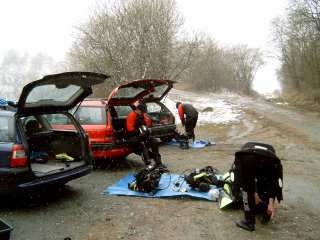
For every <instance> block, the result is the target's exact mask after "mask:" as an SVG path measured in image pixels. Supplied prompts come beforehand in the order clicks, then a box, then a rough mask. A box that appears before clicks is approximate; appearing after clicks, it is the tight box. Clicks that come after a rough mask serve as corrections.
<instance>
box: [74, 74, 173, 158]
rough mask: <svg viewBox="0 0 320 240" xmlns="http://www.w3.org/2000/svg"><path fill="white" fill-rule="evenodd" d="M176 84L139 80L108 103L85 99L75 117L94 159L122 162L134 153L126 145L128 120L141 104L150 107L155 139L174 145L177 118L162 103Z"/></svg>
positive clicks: (119, 90) (118, 90) (119, 89)
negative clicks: (129, 115) (87, 137)
mask: <svg viewBox="0 0 320 240" xmlns="http://www.w3.org/2000/svg"><path fill="white" fill-rule="evenodd" d="M173 83H174V82H173V81H170V80H157V79H142V80H135V81H132V82H129V83H126V84H124V85H120V86H119V87H117V88H115V89H114V90H113V91H112V92H111V94H110V96H109V97H108V99H90V98H89V99H85V100H84V101H83V102H82V103H81V105H80V106H79V108H78V109H77V110H76V111H75V113H74V116H75V118H76V119H77V120H78V121H79V122H80V124H81V126H82V127H83V129H84V130H85V131H86V132H87V134H88V135H89V139H90V144H91V149H92V152H93V156H94V159H95V160H98V159H102V160H108V159H119V158H124V157H126V156H127V155H129V154H131V153H132V152H133V149H132V148H131V147H130V145H129V144H127V142H126V119H127V116H128V114H129V112H131V111H132V110H133V108H134V105H135V103H137V102H143V103H145V104H146V106H147V111H148V112H147V113H148V115H149V116H150V118H151V119H152V121H153V126H152V128H151V129H150V130H151V135H152V136H153V137H156V138H160V139H161V140H162V141H170V140H171V139H172V138H173V137H174V134H175V130H176V125H175V118H174V115H173V114H172V113H171V112H170V110H169V109H168V108H167V107H166V106H165V105H164V104H163V103H162V102H161V99H163V98H164V97H165V96H166V95H167V93H168V92H169V91H170V89H171V88H172V87H173Z"/></svg>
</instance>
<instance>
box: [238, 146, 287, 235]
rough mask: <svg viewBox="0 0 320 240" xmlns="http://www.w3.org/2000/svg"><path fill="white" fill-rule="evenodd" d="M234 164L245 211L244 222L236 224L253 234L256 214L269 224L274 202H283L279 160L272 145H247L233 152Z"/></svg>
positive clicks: (272, 215)
mask: <svg viewBox="0 0 320 240" xmlns="http://www.w3.org/2000/svg"><path fill="white" fill-rule="evenodd" d="M234 165H235V169H234V175H235V180H234V181H235V182H238V183H239V186H240V191H241V196H242V200H243V211H244V220H240V221H236V225H237V226H238V227H240V228H243V229H245V230H248V231H254V230H255V215H256V214H261V223H267V222H269V220H270V219H272V218H273V217H274V215H275V200H276V199H277V200H278V202H280V201H281V200H283V196H282V181H283V170H282V165H281V161H280V159H279V158H278V157H277V156H276V154H275V150H274V148H273V147H272V146H271V145H269V144H262V143H254V142H249V143H247V144H245V145H244V146H243V147H242V149H241V151H238V152H236V154H235V161H234Z"/></svg>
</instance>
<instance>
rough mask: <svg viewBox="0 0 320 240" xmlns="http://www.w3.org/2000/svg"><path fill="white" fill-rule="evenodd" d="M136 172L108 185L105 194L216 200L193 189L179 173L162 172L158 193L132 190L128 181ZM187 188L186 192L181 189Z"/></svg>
mask: <svg viewBox="0 0 320 240" xmlns="http://www.w3.org/2000/svg"><path fill="white" fill-rule="evenodd" d="M134 179H135V178H134V174H132V173H131V174H129V175H128V176H125V177H124V178H122V179H121V180H120V181H119V182H117V183H116V184H114V185H112V186H110V187H108V188H107V189H106V190H105V191H104V192H103V193H104V194H105V195H108V194H110V195H122V196H137V197H148V198H169V197H191V198H196V199H204V200H209V201H216V199H212V197H211V196H210V195H209V193H208V192H198V191H194V190H191V189H190V187H189V186H188V184H187V183H186V182H184V181H183V178H182V177H181V176H180V175H177V174H166V173H165V174H162V176H161V180H160V183H159V189H161V190H159V191H157V192H156V193H154V194H153V193H143V192H136V191H131V190H130V189H129V188H128V183H131V182H132V181H133V180H134ZM176 182H179V183H180V186H181V187H180V186H179V187H176V186H175V183H176ZM213 188H214V186H213ZM179 189H180V190H183V189H186V190H187V191H186V192H182V191H179Z"/></svg>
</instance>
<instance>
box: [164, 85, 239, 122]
mask: <svg viewBox="0 0 320 240" xmlns="http://www.w3.org/2000/svg"><path fill="white" fill-rule="evenodd" d="M228 95H230V93H221V94H213V93H208V94H206V95H205V96H204V94H196V93H192V92H187V91H181V90H176V89H172V90H171V91H170V93H169V95H168V97H167V98H165V99H164V100H163V103H164V104H165V105H166V106H167V107H168V108H169V109H170V111H171V112H172V113H173V114H174V115H175V117H176V122H177V123H180V119H179V116H178V111H177V109H176V102H177V101H180V102H184V103H191V104H192V105H193V106H194V107H195V108H196V109H197V110H198V112H199V117H198V124H200V125H201V124H208V123H216V124H225V123H229V122H237V121H239V118H240V116H241V113H242V112H241V110H239V106H238V105H237V107H236V105H235V104H232V103H230V102H228V101H226V99H227V98H228ZM203 110H205V111H203Z"/></svg>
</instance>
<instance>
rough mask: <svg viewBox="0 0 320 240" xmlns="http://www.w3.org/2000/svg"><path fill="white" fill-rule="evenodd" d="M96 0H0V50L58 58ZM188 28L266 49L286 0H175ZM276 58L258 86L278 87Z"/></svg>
mask: <svg viewBox="0 0 320 240" xmlns="http://www.w3.org/2000/svg"><path fill="white" fill-rule="evenodd" d="M96 2H97V1H96V0H50V1H49V0H1V1H0V29H1V35H0V54H1V55H2V54H3V53H4V52H5V51H7V50H9V49H16V50H18V51H20V52H22V53H23V52H28V53H30V54H36V53H38V52H43V53H46V54H48V55H50V56H52V57H54V59H55V60H57V61H60V60H63V58H64V55H65V52H66V51H67V50H68V48H69V47H70V46H71V43H72V36H73V34H74V32H75V30H74V27H75V26H77V25H78V24H79V23H81V22H84V21H85V20H86V19H87V17H88V15H89V13H90V12H91V10H92V9H93V8H94V7H95V6H96ZM177 2H178V8H179V10H180V11H181V13H182V14H183V15H184V18H185V23H186V28H187V30H188V31H203V32H207V33H209V34H210V35H211V36H212V37H213V38H215V39H216V40H217V41H218V42H220V43H221V44H224V45H231V44H247V45H248V46H250V47H259V48H262V49H263V50H265V51H266V50H269V49H270V39H271V37H270V21H271V20H272V19H273V18H274V17H276V16H278V15H280V14H282V13H283V11H284V8H285V6H286V3H287V0H241V1H239V0H229V1H226V0H224V1H221V0H197V1H195V0H177ZM275 67H276V63H274V62H270V63H269V64H268V65H267V66H266V67H265V68H264V69H262V70H261V71H260V72H259V73H258V75H257V78H256V81H255V85H256V88H257V89H258V90H260V91H267V90H270V89H274V88H277V87H278V84H277V83H276V81H275V75H274V68H275Z"/></svg>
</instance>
